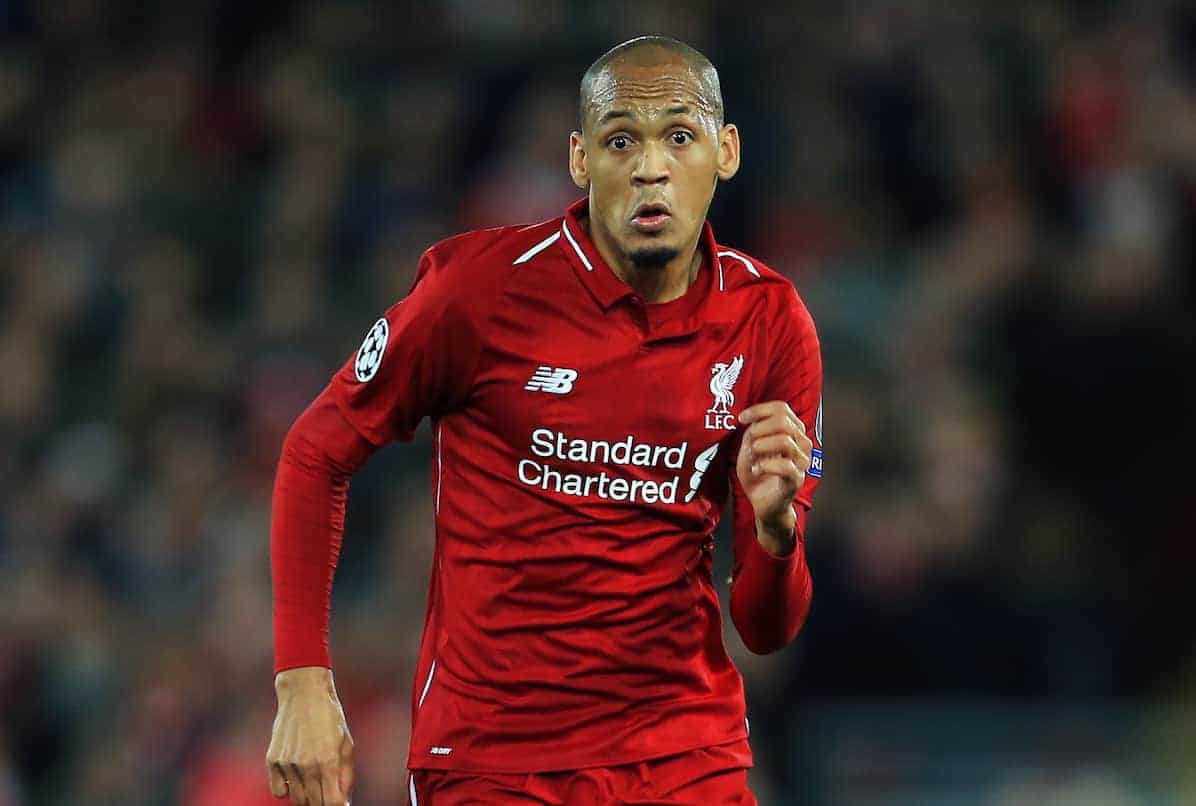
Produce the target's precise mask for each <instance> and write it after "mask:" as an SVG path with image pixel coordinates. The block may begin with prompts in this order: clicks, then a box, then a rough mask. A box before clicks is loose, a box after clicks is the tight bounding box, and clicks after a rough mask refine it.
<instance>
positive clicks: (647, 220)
mask: <svg viewBox="0 0 1196 806" xmlns="http://www.w3.org/2000/svg"><path fill="white" fill-rule="evenodd" d="M670 218H672V216H671V215H670V214H669V206H668V205H667V204H664V203H662V202H657V203H653V204H641V205H640V206H639V207H637V208H635V214H634V215H633V216H632V217H631V225H632V226H633V227H635V228H636V229H637V230H639V231H640V232H659V231H660V230H662V229H664V226H665V224H667V223H668V222H669V219H670Z"/></svg>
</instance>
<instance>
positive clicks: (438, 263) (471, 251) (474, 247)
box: [420, 217, 561, 281]
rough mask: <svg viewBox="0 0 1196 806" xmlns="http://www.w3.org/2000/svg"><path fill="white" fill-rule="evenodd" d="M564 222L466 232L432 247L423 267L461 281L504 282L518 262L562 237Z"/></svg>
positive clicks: (426, 254)
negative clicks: (536, 248) (530, 252)
mask: <svg viewBox="0 0 1196 806" xmlns="http://www.w3.org/2000/svg"><path fill="white" fill-rule="evenodd" d="M560 227H561V220H560V218H559V217H558V218H555V219H549V220H547V221H542V222H540V223H538V224H525V225H518V226H508V227H491V228H489V229H481V230H472V231H470V232H462V233H460V234H459V235H454V236H452V237H451V238H445V239H444V240H443V241H438V242H436V243H434V244H432V245H431V246H430V247H428V249H427V250H426V251H425V252H424V255H423V258H422V259H421V261H420V262H421V266H420V271H421V273H422V272H424V271H425V270H427V269H425V267H424V265H422V264H430V265H429V268H431V267H435V268H438V269H441V270H445V271H449V272H451V273H452V274H453V275H455V277H456V278H458V279H461V280H466V279H471V280H480V281H486V280H491V281H492V280H495V279H498V280H502V279H503V278H505V277H506V276H508V275H510V274H511V272H512V270H513V267H514V266H515V265H516V263H517V261H518V260H519V259H520V258H521V257H522V256H523V255H525V254H526V253H527V252H528V251H529V250H530V249H534V248H535V247H536V246H538V245H540V244H542V243H544V242H545V241H547V240H555V239H556V238H557V237H559V235H560Z"/></svg>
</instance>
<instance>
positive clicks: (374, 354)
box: [353, 316, 390, 383]
mask: <svg viewBox="0 0 1196 806" xmlns="http://www.w3.org/2000/svg"><path fill="white" fill-rule="evenodd" d="M389 337H390V325H389V324H388V323H387V321H386V317H385V316H384V317H382V318H381V319H379V320H378V321H377V322H375V323H374V326H373V327H372V328H370V332H369V333H368V334H366V337H365V341H363V342H362V343H361V347H360V348H359V349H358V350H357V358H356V360H354V362H353V374H354V375H356V376H357V380H359V381H361V382H362V383H365V382H366V381H368V380H370V379H371V378H373V377H374V376H375V375H377V374H378V367H380V366H382V354H383V353H385V352H386V340H387V339H388V338H389Z"/></svg>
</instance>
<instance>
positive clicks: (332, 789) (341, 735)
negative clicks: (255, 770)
mask: <svg viewBox="0 0 1196 806" xmlns="http://www.w3.org/2000/svg"><path fill="white" fill-rule="evenodd" d="M274 689H275V692H276V693H277V695H278V715H277V716H275V718H274V733H273V735H272V736H271V737H270V749H269V750H267V751H266V767H267V769H268V771H269V775H270V793H271V794H272V795H274V797H276V798H285V797H287V796H288V795H289V796H290V798H291V802H292V803H301V804H307V806H348V804H349V798H350V797H351V796H352V794H353V792H352V790H353V737H352V736H350V735H349V726H348V724H347V723H346V722H345V711H344V709H343V708H341V703H340V699H339V698H338V697H337V696H336V686H335V685H334V684H333V682H332V670H331V669H328V668H325V667H323V666H304V667H303V668H300V669H287V670H286V671H283V672H279V673H278V674H277V675H276V676H275V677H274Z"/></svg>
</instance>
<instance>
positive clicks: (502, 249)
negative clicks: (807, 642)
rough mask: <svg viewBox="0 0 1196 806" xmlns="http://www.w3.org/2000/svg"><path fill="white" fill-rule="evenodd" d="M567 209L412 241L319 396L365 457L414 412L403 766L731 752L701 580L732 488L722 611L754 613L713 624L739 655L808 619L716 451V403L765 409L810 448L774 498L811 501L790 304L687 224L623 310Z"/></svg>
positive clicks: (734, 682)
mask: <svg viewBox="0 0 1196 806" xmlns="http://www.w3.org/2000/svg"><path fill="white" fill-rule="evenodd" d="M585 211H586V202H585V200H584V199H583V200H581V201H579V202H578V203H577V204H575V205H574V206H572V207H571V208H570V209H569V211H568V212H567V214H566V215H565V216H563V217H561V218H557V219H555V220H552V221H547V222H544V223H541V224H536V225H532V226H526V227H518V228H517V227H499V228H495V229H490V230H484V231H480V232H470V233H466V234H464V235H459V236H457V237H454V238H450V239H448V240H446V241H443V242H441V243H439V244H436V245H435V246H433V247H432V248H430V249H429V250H428V251H427V252H425V253H424V255H423V257H422V259H421V262H420V265H419V269H418V274H417V277H416V280H415V284H414V286H413V288H412V291H411V293H410V294H409V295H408V296H407V297H406V298H404V299H403V300H402V301H400V302H399V303H397V304H396V305H394V306H393V307H391V308H390V309H389V310H387V311H386V313H385V315H384V316H383V317H382V318H381V319H379V320H378V321H377V323H376V324H375V325H374V327H373V328H372V329H371V331H370V333H369V335H368V336H367V338H366V341H365V343H364V344H363V345H362V347H361V349H360V350H359V351H358V352H357V354H356V355H354V356H353V357H352V358H350V360H349V361H348V362H347V363H346V364H345V366H344V368H343V369H342V370H341V371H340V372H339V374H338V375H337V376H336V377H335V378H334V380H333V382H332V384H331V385H330V387H329V390H327V393H330V394H331V395H332V396H333V397H334V399H335V400H336V403H337V406H338V408H339V409H340V411H341V413H342V414H343V416H344V417H345V418H346V419H347V420H348V421H349V422H350V423H351V424H352V425H353V427H354V428H355V429H356V430H357V431H358V432H359V433H360V434H361V435H362V436H364V437H365V438H366V439H368V440H369V441H370V442H371V443H372V444H374V445H376V446H377V445H382V444H384V443H386V442H388V441H390V440H395V439H398V440H407V439H410V438H411V437H412V434H413V432H414V430H415V428H416V426H417V425H418V423H419V421H420V420H421V419H422V418H423V417H424V416H428V417H431V418H432V420H433V427H434V445H433V451H434V462H435V465H434V469H435V472H434V474H433V480H432V495H433V498H434V504H435V513H436V515H435V517H436V551H435V561H434V568H433V569H432V577H431V586H430V590H429V595H428V612H427V617H426V622H425V625H424V632H423V642H422V648H421V651H420V658H419V663H418V670H417V675H416V680H415V683H414V686H413V691H412V707H413V709H414V729H413V737H412V741H411V749H410V756H409V759H408V766H409V767H410V768H412V769H416V768H440V769H459V770H473V771H479V772H481V771H489V772H532V771H549V770H566V769H576V768H581V767H588V766H600V765H602V766H605V765H614V764H621V763H626V762H631V761H637V760H643V759H647V758H652V757H657V756H663V755H667V754H671V753H676V752H682V751H685V750H688V749H692V748H696V747H705V746H711V745H717V744H722V743H727V742H731V741H735V740H737V739H742V738H744V737H745V736H746V726H745V703H744V694H743V683H742V679H741V678H740V675H739V673H738V671H737V670H736V669H735V667H734V665H733V664H732V662H731V660H730V658H729V657H728V655H727V651H726V648H725V646H724V644H723V638H722V622H721V618H720V613H719V606H718V597H717V593H716V589H715V581H714V580H713V579H712V570H711V569H712V552H713V537H712V535H713V532H714V529H715V527H716V525H717V524H718V521H719V517H720V514H721V512H722V510H723V507H724V504H725V502H726V500H727V496H728V494H730V493H731V492H735V493H736V501H735V509H736V525H735V534H736V546H735V555H736V556H735V581H734V583H733V586H732V598H733V601H734V600H735V598H736V594H737V593H739V598H741V599H742V600H743V602H744V604H743V605H742V606H741V607H740V610H741V611H742V613H743V615H741V616H740V620H742V621H744V622H751V621H752V620H757V621H760V622H761V623H760V624H756V625H753V624H748V623H742V624H741V623H739V621H737V625H738V626H739V628H740V631H741V633H744V634H745V640H748V635H747V633H748V632H751V633H752V635H753V636H755V637H753V638H752V639H751V640H748V644H749V646H751V647H752V648H753V649H756V650H757V651H770V650H772V649H775V648H777V647H779V646H781V645H783V644H784V643H786V642H787V641H789V640H792V638H793V636H794V635H795V634H796V632H797V630H798V629H800V626H801V623H800V622H801V621H802V620H803V619H804V617H805V610H804V609H802V610H801V611H800V613H798V614H797V615H796V616H792V614H791V617H790V618H789V619H788V623H785V624H773V623H768V624H766V623H763V622H765V621H770V622H781V621H784V618H783V617H782V615H781V614H782V613H783V611H785V609H786V607H790V605H788V604H787V602H788V601H792V602H797V601H799V600H802V598H803V597H804V602H805V606H808V601H809V584H810V583H809V575H808V571H807V570H806V567H805V556H804V548H803V546H802V545H801V543H800V542H799V545H798V547H797V549H796V550H795V551H794V552H793V554H791V555H789V556H788V557H784V558H777V557H773V556H772V555H769V554H768V553H767V552H765V551H764V550H763V549H762V548H761V547H760V546H759V543H758V542H757V540H756V538H755V531H754V519H753V514H752V512H751V507H750V504H749V503H748V502H747V500H746V498H744V497H743V494H742V490H741V489H739V485H738V480H737V479H735V478H734V474H735V471H734V459H735V456H736V452H737V450H738V444H739V439H740V435H741V432H742V430H743V429H742V427H740V426H738V424H737V420H736V417H737V415H738V414H739V412H740V411H742V410H743V409H744V408H746V407H748V406H750V405H752V404H755V403H760V402H764V401H768V400H775V399H779V400H785V401H787V402H788V403H789V404H790V405H791V406H792V408H793V410H794V411H795V412H797V414H798V415H799V416H800V417H801V419H802V420H803V422H804V423H805V426H806V429H807V432H808V433H809V435H810V436H811V439H813V440H814V447H815V448H816V449H817V453H816V459H815V466H814V467H812V468H811V471H810V472H809V473H808V474H807V477H806V480H805V483H804V486H803V487H802V488H801V490H800V491H799V493H798V495H797V500H798V501H799V502H800V503H801V504H802V505H803V507H805V508H809V506H810V505H811V497H812V495H813V492H814V489H815V487H816V486H817V485H818V481H819V477H820V476H821V467H822V460H821V447H822V446H821V433H820V431H821V422H820V420H821V416H820V405H821V404H820V394H821V382H822V366H821V359H820V356H819V349H818V339H817V336H816V334H815V330H814V324H813V322H812V320H811V318H810V315H809V313H808V312H807V310H806V308H805V306H804V305H803V303H802V301H801V299H800V298H799V297H798V295H797V293H796V291H795V289H794V287H793V285H792V284H791V283H790V282H789V281H788V280H786V279H785V278H784V277H782V276H781V275H779V274H777V273H776V272H774V271H772V270H770V269H769V268H767V267H766V266H764V265H763V264H761V263H760V261H758V260H755V259H754V258H751V257H749V256H747V255H745V254H743V253H742V252H739V251H737V250H734V249H729V248H727V247H722V246H719V245H717V244H716V243H715V240H714V235H713V232H712V230H711V228H710V225H709V224H705V225H704V229H703V233H702V237H701V243H700V248H701V249H702V251H703V257H704V260H703V263H702V267H701V270H700V272H699V274H698V276H697V279H696V281H695V282H694V283H693V284H692V285H691V287H690V288H689V289H688V291H687V292H686V293H685V294H684V295H683V296H681V297H679V298H678V299H675V300H672V301H670V302H665V303H645V302H644V301H643V300H642V299H641V298H639V297H638V296H637V294H636V293H635V291H634V290H633V289H631V288H629V287H628V286H627V285H626V284H624V283H623V282H622V281H620V280H619V279H618V277H617V276H616V275H615V274H614V273H613V272H612V271H611V270H610V268H609V267H608V266H607V265H606V264H605V263H604V262H603V260H602V258H601V257H600V256H599V254H598V251H597V249H596V248H595V247H594V245H593V243H592V242H591V241H590V240H589V239H588V237H587V236H586V234H585V231H584V229H583V227H582V226H581V224H580V223H579V219H580V217H583V216H584V215H585ZM816 421H817V422H816ZM799 514H801V515H804V511H801V510H799ZM735 586H743V587H744V591H743V592H737V591H735ZM752 587H754V588H757V589H758V590H755V591H753V590H748V588H752ZM753 596H755V597H756V598H757V599H760V597H765V599H767V600H762V601H759V602H753V600H752V597H753ZM793 607H798V605H793V606H792V607H790V610H792V609H793ZM733 610H734V607H733ZM774 611H775V613H776V615H761V614H771V613H773V612H774ZM745 762H746V763H749V764H750V758H748V759H745Z"/></svg>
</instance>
